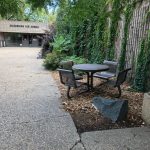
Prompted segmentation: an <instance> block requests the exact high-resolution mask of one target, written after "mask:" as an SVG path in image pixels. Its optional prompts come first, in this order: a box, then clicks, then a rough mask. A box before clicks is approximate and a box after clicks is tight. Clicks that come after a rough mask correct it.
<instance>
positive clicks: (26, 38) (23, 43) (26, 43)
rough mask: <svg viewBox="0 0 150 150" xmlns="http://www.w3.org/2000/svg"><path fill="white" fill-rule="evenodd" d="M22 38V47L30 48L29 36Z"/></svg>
mask: <svg viewBox="0 0 150 150" xmlns="http://www.w3.org/2000/svg"><path fill="white" fill-rule="evenodd" d="M22 37H23V39H22V46H24V47H28V46H29V38H28V35H23V36H22Z"/></svg>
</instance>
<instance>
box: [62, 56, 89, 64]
mask: <svg viewBox="0 0 150 150" xmlns="http://www.w3.org/2000/svg"><path fill="white" fill-rule="evenodd" d="M63 60H64V61H68V60H72V61H73V62H74V63H75V64H84V63H87V59H85V58H83V57H77V56H76V55H73V56H66V57H65V58H64V59H63Z"/></svg>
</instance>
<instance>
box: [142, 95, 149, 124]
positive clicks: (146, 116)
mask: <svg viewBox="0 0 150 150" xmlns="http://www.w3.org/2000/svg"><path fill="white" fill-rule="evenodd" d="M142 117H143V119H144V121H145V122H146V123H147V124H148V125H150V92H149V93H145V94H144V100H143V107H142Z"/></svg>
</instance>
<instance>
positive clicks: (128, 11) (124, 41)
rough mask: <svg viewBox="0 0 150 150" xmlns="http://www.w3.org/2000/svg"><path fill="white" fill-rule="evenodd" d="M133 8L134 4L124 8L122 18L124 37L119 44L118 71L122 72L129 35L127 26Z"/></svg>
mask: <svg viewBox="0 0 150 150" xmlns="http://www.w3.org/2000/svg"><path fill="white" fill-rule="evenodd" d="M134 8H135V4H134V2H129V3H128V4H127V6H126V7H125V12H124V17H125V24H124V37H123V39H122V44H121V55H120V60H119V70H120V71H122V70H124V68H125V58H126V46H127V40H128V35H129V25H130V22H131V19H132V16H133V11H134Z"/></svg>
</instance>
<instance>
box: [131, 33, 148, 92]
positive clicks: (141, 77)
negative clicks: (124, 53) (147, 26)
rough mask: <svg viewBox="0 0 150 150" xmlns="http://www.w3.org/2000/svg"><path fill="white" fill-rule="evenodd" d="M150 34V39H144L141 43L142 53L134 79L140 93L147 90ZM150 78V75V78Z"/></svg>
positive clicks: (139, 56) (135, 86) (138, 59)
mask: <svg viewBox="0 0 150 150" xmlns="http://www.w3.org/2000/svg"><path fill="white" fill-rule="evenodd" d="M149 48H150V34H149V35H148V38H144V39H143V41H142V43H141V48H140V52H139V55H138V58H137V66H136V73H135V79H134V88H135V89H136V90H138V91H142V92H143V91H145V89H146V86H145V84H146V82H145V81H146V77H147V76H146V72H147V71H149V70H147V69H146V68H147V67H148V66H147V65H148V63H149V62H150V49H149ZM148 78H150V75H149V76H148Z"/></svg>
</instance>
